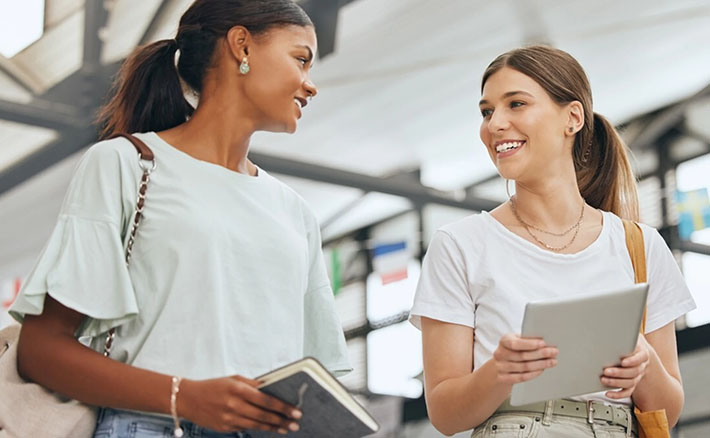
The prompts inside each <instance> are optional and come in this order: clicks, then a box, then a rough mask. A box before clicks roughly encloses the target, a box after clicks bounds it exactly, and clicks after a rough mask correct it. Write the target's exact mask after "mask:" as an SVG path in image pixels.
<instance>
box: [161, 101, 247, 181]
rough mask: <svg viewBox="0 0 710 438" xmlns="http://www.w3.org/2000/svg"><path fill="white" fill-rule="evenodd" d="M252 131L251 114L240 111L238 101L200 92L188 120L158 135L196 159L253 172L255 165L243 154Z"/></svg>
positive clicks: (238, 170)
mask: <svg viewBox="0 0 710 438" xmlns="http://www.w3.org/2000/svg"><path fill="white" fill-rule="evenodd" d="M255 131H256V126H255V123H254V122H253V118H252V117H249V116H248V115H247V114H244V113H243V111H242V110H241V108H239V105H235V104H234V102H227V99H226V98H225V97H222V96H219V95H212V96H209V95H204V94H203V99H201V101H200V105H199V106H198V108H197V109H196V110H195V113H194V114H193V116H192V117H191V118H190V120H188V121H187V122H186V123H183V124H182V125H179V126H176V127H175V128H172V129H169V130H167V131H164V132H162V133H161V136H162V137H163V138H164V139H165V140H166V141H167V142H168V143H171V144H173V145H174V146H175V147H177V148H179V149H180V150H182V151H183V152H185V153H187V154H189V155H191V156H193V157H195V158H197V159H200V160H203V161H207V162H210V163H214V164H217V165H220V166H223V167H226V168H228V169H231V170H233V171H235V172H239V173H243V174H246V175H256V172H257V170H256V166H254V165H253V164H252V163H251V162H250V161H249V159H248V158H247V154H248V153H249V143H250V140H251V136H252V135H253V134H254V132H255Z"/></svg>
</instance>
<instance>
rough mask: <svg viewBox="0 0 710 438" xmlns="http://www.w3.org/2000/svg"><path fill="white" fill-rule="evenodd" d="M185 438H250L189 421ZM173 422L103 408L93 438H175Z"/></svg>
mask: <svg viewBox="0 0 710 438" xmlns="http://www.w3.org/2000/svg"><path fill="white" fill-rule="evenodd" d="M180 426H181V427H182V430H183V432H184V435H183V437H184V438H197V437H201V438H249V434H248V433H243V432H231V433H223V432H215V431H213V430H209V429H205V428H203V427H200V426H198V425H196V424H193V423H190V422H189V421H181V422H180ZM172 436H173V420H172V419H171V418H167V417H159V416H154V415H149V414H141V413H138V412H129V411H120V410H117V409H110V408H102V409H100V410H99V416H98V420H97V422H96V431H94V438H158V437H160V438H172Z"/></svg>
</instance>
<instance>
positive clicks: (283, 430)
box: [279, 428, 288, 435]
mask: <svg viewBox="0 0 710 438" xmlns="http://www.w3.org/2000/svg"><path fill="white" fill-rule="evenodd" d="M279 433H280V434H281V435H286V434H287V433H288V431H287V430H286V429H284V428H281V429H279Z"/></svg>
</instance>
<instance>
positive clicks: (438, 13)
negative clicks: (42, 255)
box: [0, 0, 710, 276]
mask: <svg viewBox="0 0 710 438" xmlns="http://www.w3.org/2000/svg"><path fill="white" fill-rule="evenodd" d="M17 4H21V3H20V2H17ZM108 4H109V5H111V12H110V16H109V22H108V26H107V28H106V29H105V30H104V32H102V34H101V35H102V39H103V40H104V42H105V45H104V51H103V54H102V59H103V61H104V62H107V63H108V62H113V61H116V60H119V59H121V58H123V57H125V56H126V55H127V54H128V53H129V52H130V50H132V49H133V47H134V46H135V44H136V43H137V42H138V41H139V39H140V37H141V36H142V35H143V33H144V32H145V30H146V27H147V25H148V23H149V22H150V20H151V17H152V15H153V13H154V12H155V11H156V10H157V8H158V6H159V4H160V0H112V1H109V2H108ZM189 4H190V1H189V0H175V1H173V2H171V3H170V4H169V6H168V8H167V10H166V14H165V16H164V17H163V18H162V19H161V20H160V21H159V22H158V26H157V27H156V29H155V31H154V32H152V34H151V37H152V39H160V38H168V37H172V36H173V35H174V32H175V29H176V28H177V22H178V19H179V17H180V15H181V14H182V12H183V11H184V10H185V8H187V6H188V5H189ZM83 15H84V12H83V1H82V0H48V1H47V8H46V23H47V29H46V32H45V34H44V36H43V37H42V38H41V39H40V40H39V41H37V42H36V43H34V44H33V45H31V46H30V47H28V48H27V49H25V50H23V51H22V52H20V53H19V54H17V55H16V56H15V57H13V58H12V59H9V60H8V59H0V64H1V65H2V66H4V67H5V69H6V70H11V71H13V72H14V73H15V74H16V76H20V77H23V78H25V79H26V81H27V82H28V83H30V84H31V87H30V88H33V89H34V90H35V91H36V92H42V91H44V90H46V89H48V88H49V87H51V86H52V85H54V84H56V83H58V82H59V81H61V80H62V79H64V78H66V77H67V76H68V75H70V74H71V73H73V72H75V71H76V70H77V69H78V68H79V66H80V63H81V53H82V39H83ZM533 40H535V41H539V40H544V41H547V42H550V43H552V44H554V45H556V46H558V47H560V48H562V49H565V50H568V51H569V52H570V53H572V55H574V56H575V57H576V58H577V59H578V60H579V61H580V62H581V64H582V65H583V66H584V67H585V69H586V71H587V73H588V75H589V77H590V80H591V83H592V87H593V90H594V99H595V110H596V111H597V112H600V113H602V114H605V115H607V116H608V117H609V118H610V119H611V120H612V121H614V122H617V123H619V122H624V121H628V120H630V119H632V118H634V117H635V116H638V115H640V114H643V113H647V112H649V111H651V110H654V109H657V108H660V107H663V106H666V105H668V104H670V103H673V102H675V101H678V100H680V99H683V98H685V97H687V96H690V95H692V94H694V93H696V92H697V91H699V90H700V89H702V88H703V87H704V86H706V85H707V84H709V83H710V44H708V41H710V0H702V1H701V0H674V1H673V2H669V1H667V0H633V1H631V0H629V1H623V2H620V1H616V0H595V1H593V2H590V1H584V0H565V1H561V0H557V1H555V0H526V1H523V0H507V1H497V2H489V1H481V0H442V1H431V0H387V1H382V0H355V1H353V2H351V3H350V4H349V5H347V6H346V7H344V8H343V9H342V10H341V13H340V16H339V23H338V33H337V38H336V49H335V53H333V54H332V55H330V56H328V57H326V58H325V59H323V60H318V61H317V63H316V66H315V67H314V70H313V73H312V77H313V80H314V82H315V83H316V85H317V86H318V87H319V95H318V96H317V98H316V99H314V101H313V103H312V104H311V105H309V106H308V107H307V108H306V110H305V114H304V117H303V119H302V120H301V125H300V127H299V131H298V132H297V133H296V134H295V135H292V136H289V135H275V134H267V133H264V134H259V135H257V136H255V137H254V146H253V149H254V150H255V151H258V152H261V153H268V154H271V155H276V156H280V157H285V158H292V159H296V160H301V161H306V162H311V163H317V164H320V165H325V166H330V167H334V168H340V169H347V170H350V171H355V172H359V173H363V174H368V175H373V176H386V175H391V174H395V173H398V172H401V171H407V170H412V169H416V168H421V177H422V182H423V183H424V184H426V185H429V186H432V187H436V188H439V189H443V190H453V189H460V188H462V187H465V186H467V185H470V184H471V183H473V182H475V181H478V180H480V179H484V178H486V177H488V176H490V175H493V174H494V173H495V169H494V167H493V166H492V164H491V163H490V161H489V158H488V156H487V153H486V152H485V150H484V149H483V146H482V145H481V144H480V140H479V139H478V125H479V123H480V115H479V114H478V109H477V102H478V99H479V85H480V84H479V81H480V77H481V74H482V72H483V70H484V68H485V67H486V65H487V64H488V63H489V62H490V61H491V60H492V59H493V58H494V57H495V56H497V55H498V54H500V53H502V52H504V51H506V50H508V49H511V48H514V47H516V46H520V45H522V44H524V43H526V42H530V41H533ZM30 98H31V95H30V94H29V93H28V92H27V91H26V90H23V89H22V87H19V86H18V85H16V84H15V83H13V82H12V81H10V80H9V79H8V78H7V76H5V75H4V73H2V72H0V99H5V100H11V101H17V102H26V101H28V100H29V99H30ZM700 114H706V113H700ZM55 136H56V133H54V132H53V131H48V130H40V129H37V128H34V127H28V126H26V125H19V124H15V123H8V122H0V144H1V145H2V147H1V148H0V170H1V169H2V168H5V167H7V166H9V165H11V164H12V163H13V162H15V161H16V160H17V159H19V158H20V157H22V156H25V155H27V154H29V153H30V152H32V151H34V150H36V149H37V148H38V147H41V146H42V145H43V144H46V143H47V142H49V141H51V139H53V138H54V137H55ZM71 160H75V158H71V159H69V160H68V161H67V162H66V163H62V164H60V165H58V166H56V169H49V170H48V171H46V172H45V173H44V174H43V175H39V176H37V177H35V178H34V181H29V182H27V183H25V184H23V185H21V186H19V187H17V188H16V189H14V190H12V191H10V192H9V193H6V194H4V195H2V196H0V220H2V224H3V227H0V276H1V275H2V269H3V268H2V267H3V266H9V265H10V264H11V263H10V262H11V261H13V260H14V261H16V260H20V259H22V257H27V258H34V257H35V256H36V253H37V252H38V251H39V249H40V246H41V242H42V240H43V239H42V238H37V239H35V238H28V239H24V241H23V242H20V243H18V242H17V237H16V236H17V234H18V233H28V234H31V235H37V236H45V237H46V235H47V234H48V233H49V231H50V230H51V227H52V224H53V222H54V219H55V218H56V214H57V211H58V208H59V204H60V201H61V197H62V193H63V192H64V190H65V187H66V184H67V182H68V178H69V176H70V174H71V168H72V166H73V164H72V163H73V161H71ZM67 163H68V164H67ZM267 170H268V169H267ZM284 180H285V181H286V182H287V183H288V184H290V185H292V186H293V187H294V188H295V189H296V190H297V191H298V192H300V193H301V194H302V195H303V196H304V197H305V198H306V199H307V201H309V202H310V204H311V205H312V206H313V207H314V210H315V211H316V213H317V214H318V216H319V218H320V219H321V221H326V220H328V219H329V218H330V217H331V216H332V215H333V214H335V213H336V212H337V211H339V210H340V209H341V208H342V207H344V206H346V205H348V204H350V203H352V202H353V201H354V200H355V199H357V198H359V197H360V196H362V193H361V192H360V191H359V190H356V189H349V188H342V187H336V186H330V185H326V184H320V183H315V182H311V181H306V180H301V179H296V178H284ZM494 185H495V186H493V187H489V188H488V189H487V191H486V193H490V194H491V196H493V197H497V196H500V190H501V187H500V185H499V184H498V183H494ZM366 196H367V198H366V199H365V200H364V201H363V202H361V203H359V204H357V206H356V207H354V208H353V210H352V211H351V212H350V213H349V214H348V215H346V216H345V217H343V218H342V219H341V220H339V221H336V222H334V223H332V224H331V225H330V226H328V227H327V228H326V230H324V235H325V236H326V237H328V236H334V235H338V234H340V233H342V232H344V231H347V230H349V229H353V228H354V227H357V226H359V225H363V224H365V223H367V222H368V221H371V220H373V218H381V217H386V216H388V215H390V214H392V213H396V212H398V211H401V210H404V209H407V208H408V207H409V205H408V203H407V201H403V200H401V199H398V198H393V197H389V196H385V195H378V194H369V195H366ZM11 224H14V225H15V226H10V225H11ZM7 242H10V243H12V248H13V249H12V251H8V250H7V248H9V247H10V244H9V243H8V244H6V243H7ZM15 264H17V263H15Z"/></svg>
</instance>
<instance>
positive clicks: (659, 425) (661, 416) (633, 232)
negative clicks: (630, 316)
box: [623, 219, 671, 438]
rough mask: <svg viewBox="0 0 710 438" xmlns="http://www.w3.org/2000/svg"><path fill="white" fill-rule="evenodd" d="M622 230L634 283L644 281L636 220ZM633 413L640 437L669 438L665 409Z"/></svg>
mask: <svg viewBox="0 0 710 438" xmlns="http://www.w3.org/2000/svg"><path fill="white" fill-rule="evenodd" d="M623 221H624V231H625V232H626V248H627V249H628V250H629V256H630V257H631V264H632V265H633V267H634V281H635V282H636V283H645V282H646V251H645V249H644V243H643V232H642V231H641V227H639V225H638V224H637V223H636V222H632V221H630V220H626V219H623ZM645 333H646V310H644V312H643V321H642V322H641V334H645ZM634 414H635V415H636V420H637V421H638V425H639V436H640V437H641V438H670V436H671V434H670V427H668V418H667V417H666V410H665V409H660V410H657V411H647V412H641V411H639V410H638V408H634Z"/></svg>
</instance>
